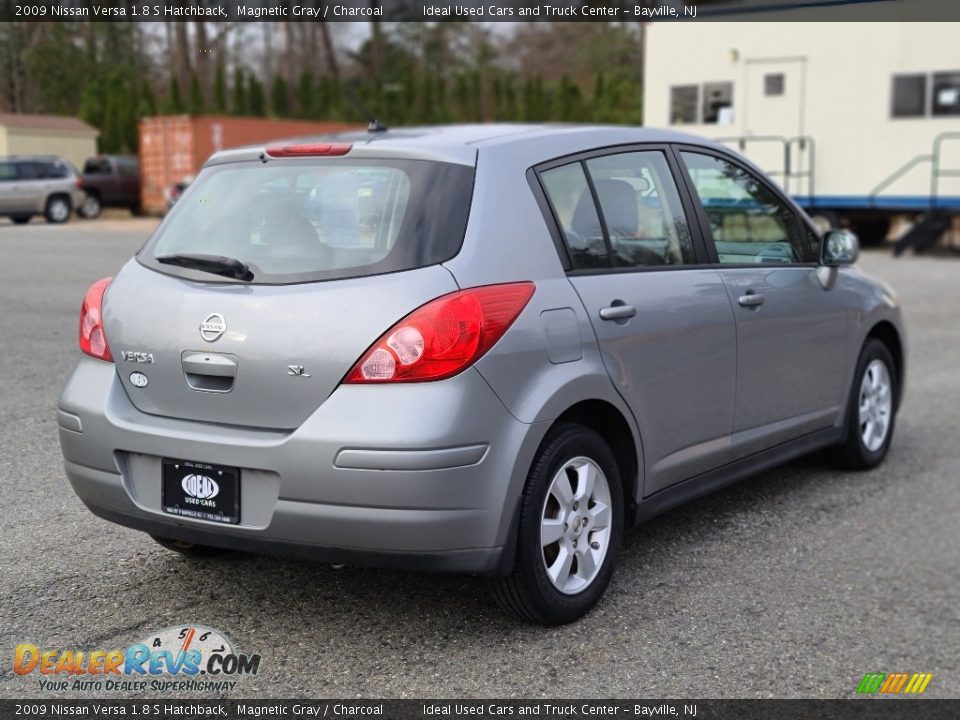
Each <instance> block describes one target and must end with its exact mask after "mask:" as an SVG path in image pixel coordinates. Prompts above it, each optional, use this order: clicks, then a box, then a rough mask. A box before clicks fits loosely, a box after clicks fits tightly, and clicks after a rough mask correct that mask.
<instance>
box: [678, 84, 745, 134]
mask: <svg viewBox="0 0 960 720" xmlns="http://www.w3.org/2000/svg"><path fill="white" fill-rule="evenodd" d="M732 122H733V83H732V82H710V83H704V84H703V85H674V86H673V87H671V88H670V124H671V125H684V124H689V123H703V124H706V125H728V124H729V123H732Z"/></svg>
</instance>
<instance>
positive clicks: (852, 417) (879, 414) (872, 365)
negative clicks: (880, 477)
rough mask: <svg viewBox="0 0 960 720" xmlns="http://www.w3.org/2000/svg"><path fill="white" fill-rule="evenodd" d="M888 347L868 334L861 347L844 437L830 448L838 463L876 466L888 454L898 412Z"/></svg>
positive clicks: (851, 390) (892, 364) (844, 465)
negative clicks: (867, 338) (839, 442)
mask: <svg viewBox="0 0 960 720" xmlns="http://www.w3.org/2000/svg"><path fill="white" fill-rule="evenodd" d="M895 367H896V366H895V364H894V362H893V356H892V355H891V354H890V349H889V348H888V347H887V346H886V345H885V344H884V343H882V342H881V341H879V340H877V339H876V338H870V339H869V340H867V342H866V343H865V344H864V346H863V350H861V351H860V358H859V359H858V360H857V370H856V373H855V374H854V376H853V385H852V387H851V388H850V399H849V401H848V404H847V421H846V422H847V427H846V436H845V439H844V441H843V442H842V443H841V444H840V445H838V446H836V447H835V448H834V449H833V452H832V454H833V459H834V460H835V461H836V463H837V464H838V465H841V466H842V467H845V468H850V469H853V470H869V469H870V468H873V467H876V466H877V465H879V464H880V463H881V462H883V458H884V457H885V456H886V454H887V450H888V449H889V448H890V441H891V439H892V438H893V429H894V424H895V420H896V415H897V398H898V395H897V392H898V389H897V375H896V372H895Z"/></svg>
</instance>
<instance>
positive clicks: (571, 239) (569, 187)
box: [541, 150, 696, 270]
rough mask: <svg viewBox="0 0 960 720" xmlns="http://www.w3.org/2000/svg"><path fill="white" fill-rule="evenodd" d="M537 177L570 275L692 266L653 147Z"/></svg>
mask: <svg viewBox="0 0 960 720" xmlns="http://www.w3.org/2000/svg"><path fill="white" fill-rule="evenodd" d="M541 178H542V180H543V186H544V190H545V191H546V194H547V197H548V198H549V199H550V204H551V206H552V207H553V211H554V215H555V216H556V219H557V222H558V223H559V224H560V227H561V229H562V230H563V237H564V241H565V242H566V244H567V249H568V250H569V253H570V259H571V263H572V266H573V269H574V270H590V269H595V268H611V267H616V268H633V267H647V266H659V265H686V264H692V263H695V262H696V258H695V256H694V251H693V246H692V244H691V238H690V232H689V229H688V227H687V222H686V218H685V216H684V214H683V206H682V205H681V202H680V196H679V194H678V193H677V187H676V184H675V183H674V180H673V175H672V174H671V172H670V166H669V165H668V164H667V161H666V158H665V157H664V155H663V153H662V152H660V151H659V150H651V151H644V152H629V153H618V154H616V155H605V156H602V157H595V158H590V159H589V160H586V161H584V162H574V163H571V164H569V165H563V166H560V167H557V168H552V169H550V170H544V171H543V172H541ZM594 194H595V195H596V202H595V201H594ZM597 202H598V203H599V210H598V208H597Z"/></svg>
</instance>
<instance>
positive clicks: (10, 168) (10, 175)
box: [0, 162, 17, 182]
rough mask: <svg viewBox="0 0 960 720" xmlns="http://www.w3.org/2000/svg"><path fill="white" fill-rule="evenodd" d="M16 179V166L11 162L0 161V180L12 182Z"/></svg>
mask: <svg viewBox="0 0 960 720" xmlns="http://www.w3.org/2000/svg"><path fill="white" fill-rule="evenodd" d="M16 179H17V167H16V165H14V164H13V163H8V162H5V163H0V182H13V181H14V180H16Z"/></svg>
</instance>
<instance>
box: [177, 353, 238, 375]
mask: <svg viewBox="0 0 960 720" xmlns="http://www.w3.org/2000/svg"><path fill="white" fill-rule="evenodd" d="M180 362H181V364H182V365H183V371H184V372H185V373H187V374H188V375H212V376H214V377H230V378H232V377H236V376H237V356H236V355H226V354H223V353H208V352H192V353H191V352H188V353H184V354H183V356H182V357H181V359H180Z"/></svg>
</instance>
